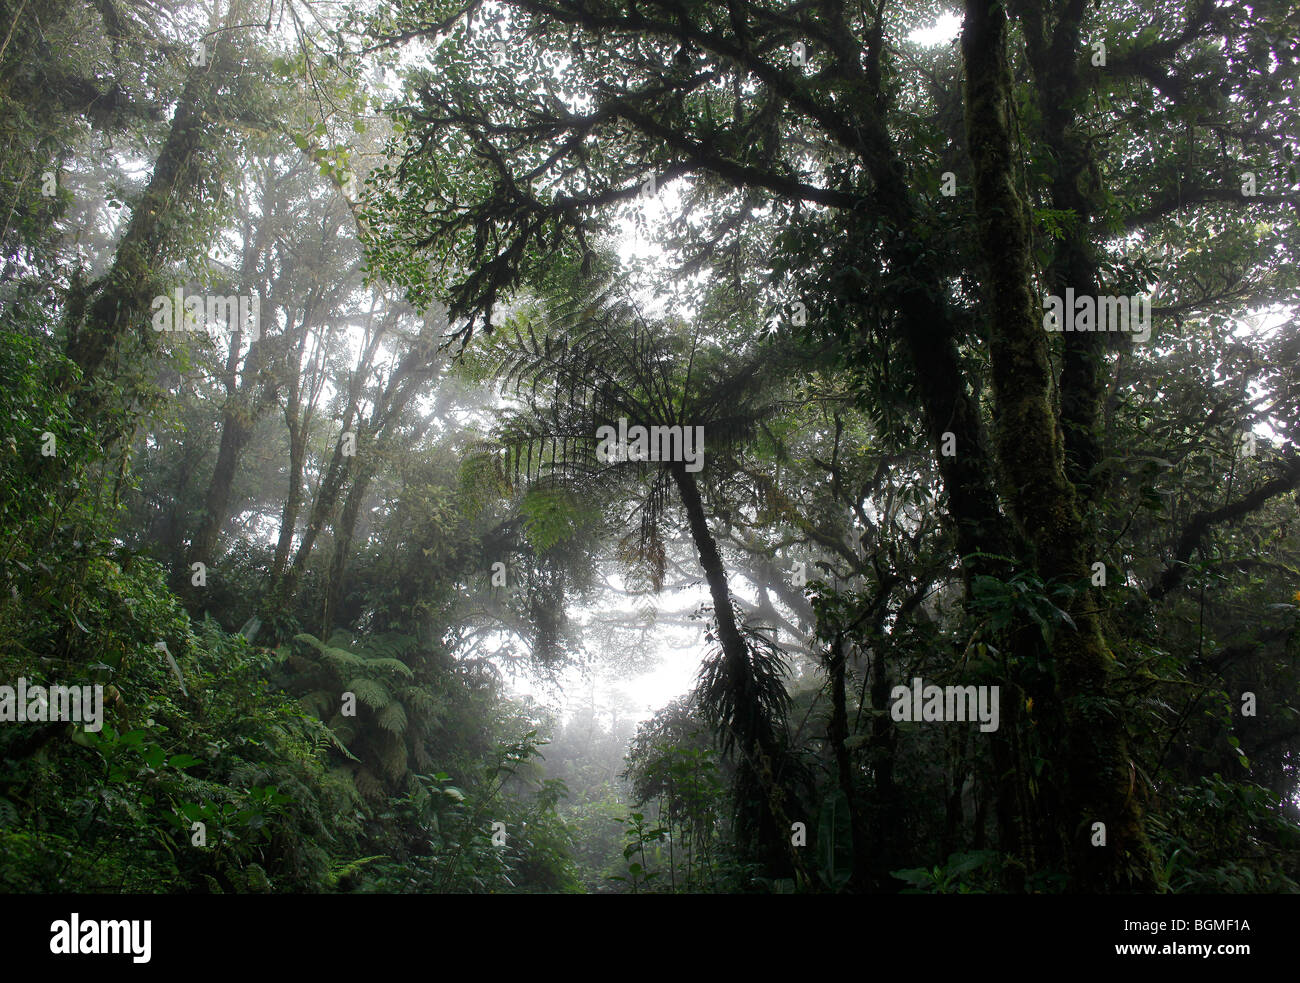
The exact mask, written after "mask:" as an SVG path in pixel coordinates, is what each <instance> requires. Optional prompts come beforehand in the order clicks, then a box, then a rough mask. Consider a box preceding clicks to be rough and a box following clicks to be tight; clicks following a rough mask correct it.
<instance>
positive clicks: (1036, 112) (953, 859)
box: [0, 0, 1300, 893]
mask: <svg viewBox="0 0 1300 983" xmlns="http://www.w3.org/2000/svg"><path fill="white" fill-rule="evenodd" d="M945 14H958V15H960V16H961V17H962V18H963V23H964V27H963V28H962V31H961V34H960V39H959V40H957V39H955V38H954V39H952V41H951V43H949V42H948V41H947V40H944V41H939V42H936V43H931V41H929V40H927V39H926V38H924V37H922V36H920V35H917V34H916V33H915V32H916V31H918V30H919V29H923V28H926V27H928V26H930V25H932V24H934V23H935V21H936V19H937V18H939V17H940V16H941V15H945ZM1297 36H1300V13H1298V12H1297V10H1296V8H1295V7H1294V6H1293V5H1291V4H1287V3H1285V2H1280V0H1279V2H1252V3H1249V4H1244V3H1211V2H1203V0H1144V2H1136V0H1114V2H1111V0H1106V2H1102V3H1096V4H1085V3H1082V2H1079V0H1041V2H1040V0H1010V2H1007V3H999V2H994V0H965V2H964V3H962V4H949V3H944V2H936V0H915V2H908V3H894V2H889V0H876V2H869V3H860V4H857V5H851V4H844V3H840V2H826V3H818V4H808V3H803V2H792V0H729V2H727V3H719V2H714V0H689V2H684V3H683V2H678V0H637V2H632V0H498V2H493V3H478V2H472V3H460V2H458V0H368V2H364V3H357V4H354V5H349V6H339V7H337V8H335V9H332V10H330V11H329V12H328V13H327V14H324V13H321V12H320V8H319V5H315V6H313V5H308V4H302V3H300V2H298V0H205V2H195V0H162V2H152V0H150V2H142V0H98V2H94V3H90V2H80V0H75V2H74V0H45V2H43V3H40V4H29V3H24V2H23V0H0V215H3V217H4V220H3V225H2V226H0V260H2V264H3V265H2V266H0V311H3V321H2V323H0V428H2V429H3V434H0V759H2V760H3V765H2V766H0V890H2V891H4V892H14V893H17V892H73V891H79V892H212V893H244V892H267V893H269V892H362V893H364V892H439V893H464V892H520V893H524V892H572V893H578V892H586V893H670V892H737V893H740V892H777V893H790V892H810V893H811V892H815V893H823V892H824V893H847V892H855V893H857V892H898V891H911V892H937V893H971V892H1000V891H1012V892H1059V891H1073V892H1084V891H1090V892H1125V891H1135V892H1189V893H1206V892H1210V893H1247V892H1259V893H1265V892H1269V893H1273V892H1277V893H1283V892H1286V893H1290V892H1296V891H1298V890H1300V767H1298V765H1297V762H1298V761H1300V703H1298V702H1297V700H1298V695H1297V694H1298V693H1300V523H1297V521H1296V518H1297V516H1296V506H1297V504H1300V447H1298V446H1297V441H1300V430H1298V429H1297V427H1298V426H1300V374H1298V373H1300V327H1298V326H1297V321H1296V310H1297V307H1300V265H1298V264H1297V261H1296V257H1297V252H1298V251H1300V241H1298V240H1297V235H1298V230H1300V221H1297V217H1298V216H1300V191H1298V190H1297V189H1300V175H1298V174H1297V170H1296V169H1297V160H1296V154H1297V152H1300V151H1298V150H1297V147H1298V146H1300V110H1298V107H1297V105H1296V102H1295V94H1294V93H1295V83H1296V80H1297V77H1298V76H1300V55H1298V54H1297V51H1296V48H1295V45H1294V38H1296V37H1297ZM1067 293H1068V296H1071V297H1073V296H1075V295H1076V294H1077V295H1078V296H1081V297H1082V296H1088V297H1110V296H1114V297H1119V298H1128V297H1130V296H1133V297H1137V296H1141V297H1145V298H1149V305H1150V306H1149V308H1148V310H1149V314H1150V323H1149V324H1148V325H1147V327H1148V329H1149V332H1148V336H1146V337H1140V336H1138V334H1137V333H1136V332H1133V333H1132V337H1129V336H1127V335H1125V334H1123V333H1116V332H1111V333H1106V332H1103V331H1100V330H1098V331H1092V330H1088V331H1082V330H1080V331H1053V330H1052V329H1051V327H1050V325H1048V324H1046V323H1045V321H1044V310H1045V305H1046V303H1047V302H1046V300H1045V298H1047V297H1050V296H1066V295H1067ZM187 301H192V302H193V303H192V304H190V303H187ZM227 302H230V303H227ZM1134 310H1135V311H1140V310H1141V306H1140V305H1136V306H1135V308H1134ZM1134 316H1135V317H1136V316H1137V315H1136V314H1135V315H1134ZM1045 327H1046V328H1047V329H1046V330H1045ZM620 428H621V429H620ZM637 428H645V432H646V433H647V434H651V436H649V437H648V438H647V440H648V443H647V444H646V445H645V446H644V447H642V449H641V451H640V452H639V453H638V452H637V451H636V450H635V449H632V450H629V448H628V447H627V446H624V447H622V448H621V449H619V450H618V452H617V453H614V452H612V451H611V448H612V444H611V443H610V440H611V438H607V437H604V436H602V434H606V433H617V434H620V435H621V436H623V437H625V438H626V437H628V435H632V436H631V440H632V441H633V443H635V441H636V440H637V439H638V438H636V437H635V434H634V431H635V430H636V429H637ZM670 432H671V433H670ZM660 433H662V434H663V436H662V442H660V443H656V441H660V439H661V438H660V437H658V436H654V434H660ZM695 434H698V435H699V436H698V438H697V439H696V440H695V442H694V443H692V442H691V440H692V436H693V435H695ZM674 441H675V442H674ZM683 598H684V599H685V600H684V601H682V599H683ZM678 602H679V603H678ZM673 603H677V606H676V607H673V606H672V604H673ZM683 658H685V659H689V660H690V661H691V664H692V665H693V666H694V671H695V679H696V682H695V685H694V687H693V688H692V689H691V690H690V691H689V692H685V693H680V694H678V698H676V699H672V700H669V701H665V703H664V705H662V706H659V707H653V708H650V709H649V710H648V711H647V712H644V713H642V712H641V711H643V710H646V707H645V706H644V701H642V700H636V699H633V700H631V701H630V702H629V699H628V697H627V695H626V693H622V694H620V692H619V690H618V689H617V685H616V684H617V683H618V682H619V681H620V680H626V679H637V678H641V679H643V678H646V676H645V674H646V672H647V671H648V670H650V669H653V668H654V667H655V666H656V665H657V664H659V663H661V662H663V661H665V660H667V661H669V662H671V661H673V660H678V661H680V660H681V659H683ZM20 680H21V684H22V686H23V687H25V688H26V690H25V691H30V690H31V688H32V687H53V686H71V687H97V688H98V689H97V692H98V693H100V694H102V708H101V709H102V717H101V718H100V719H97V720H96V721H95V726H88V725H87V721H85V720H68V719H62V720H60V719H54V718H53V715H52V712H51V711H52V706H47V705H45V704H41V705H40V706H39V707H37V706H36V704H35V703H33V704H32V707H33V709H29V707H28V706H27V704H26V703H24V705H23V706H22V707H21V710H18V709H16V707H17V700H16V699H15V698H13V697H7V696H6V695H5V691H4V687H15V688H16V687H18V686H19V681H20ZM914 681H918V682H917V685H918V687H919V686H920V685H921V683H920V682H919V681H924V683H925V684H931V685H937V686H939V687H950V688H959V689H961V690H962V691H965V690H967V689H969V692H970V693H971V694H974V693H975V692H976V691H979V692H980V694H981V697H980V698H981V699H984V697H985V696H987V695H988V694H990V693H993V694H995V695H994V696H993V699H994V700H995V701H996V702H995V703H994V714H995V716H994V717H993V718H992V719H987V718H984V717H981V718H980V720H978V721H976V720H974V719H973V718H967V717H962V718H960V720H959V721H952V720H947V721H943V722H940V721H939V720H937V719H935V718H933V717H931V716H930V715H929V711H928V710H927V711H926V714H925V715H923V716H922V715H918V716H917V717H915V718H914V717H913V715H912V711H911V709H910V708H911V707H912V705H913V704H912V699H911V696H910V693H911V687H912V686H913V682H914ZM597 684H599V686H600V687H601V690H600V692H599V693H598V691H597ZM588 686H590V691H589V692H588V693H587V696H586V698H585V699H582V698H580V697H579V696H578V694H579V693H580V692H584V691H587V687H588ZM900 689H902V690H903V691H905V692H907V693H908V694H909V695H908V697H907V698H906V699H904V700H900V698H899V697H898V696H897V695H896V694H897V693H898V691H899V690H900ZM558 690H563V691H564V697H565V699H564V700H563V701H562V702H560V703H557V702H556V701H554V700H548V699H547V698H546V696H545V694H553V693H554V692H556V691H558ZM51 692H52V691H51ZM51 699H52V697H51ZM927 699H928V698H927ZM972 699H974V697H973V696H972ZM6 700H8V701H9V702H8V703H7V704H6ZM950 702H951V699H950ZM901 703H905V704H906V705H907V713H905V714H904V713H900V704H901ZM980 705H981V707H983V704H980ZM915 706H916V707H917V708H918V710H919V708H920V706H921V697H920V696H919V695H918V696H917V697H916V703H915ZM974 706H975V704H974V703H972V704H971V707H972V713H973V712H974V711H973V708H974ZM982 712H983V711H982V710H981V713H982ZM47 718H48V719H47ZM982 724H991V726H982Z"/></svg>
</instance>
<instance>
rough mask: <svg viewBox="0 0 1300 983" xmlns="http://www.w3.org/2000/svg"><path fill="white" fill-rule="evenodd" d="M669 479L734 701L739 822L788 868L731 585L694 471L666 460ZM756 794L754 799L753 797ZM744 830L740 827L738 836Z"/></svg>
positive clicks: (769, 752) (767, 747)
mask: <svg viewBox="0 0 1300 983" xmlns="http://www.w3.org/2000/svg"><path fill="white" fill-rule="evenodd" d="M669 467H670V468H671V472H672V476H673V480H674V481H675V482H676V484H677V490H678V493H679V494H680V496H681V502H682V507H683V508H684V509H685V511H686V518H687V522H688V524H689V526H690V531H691V538H692V540H693V541H694V543H695V549H696V552H697V553H698V554H699V558H700V566H701V567H702V568H703V570H704V579H705V580H706V581H707V582H708V585H709V594H710V596H711V597H712V598H713V613H714V617H715V619H716V622H717V626H718V641H719V642H720V644H721V646H722V658H723V666H724V669H725V672H726V678H727V682H728V685H729V687H730V688H731V691H732V696H733V699H734V702H735V713H734V719H733V720H732V721H730V724H729V726H730V727H731V728H732V729H733V731H734V737H735V743H736V747H737V749H738V750H739V754H738V755H737V762H736V776H737V798H738V800H740V804H741V809H742V812H741V815H740V818H741V820H742V824H743V825H745V826H748V827H751V828H750V830H749V832H750V833H751V835H752V836H753V840H754V844H755V846H756V847H757V851H758V854H759V856H760V857H761V858H762V859H763V860H764V861H765V862H766V863H767V864H769V865H770V866H771V867H772V868H773V869H776V870H779V871H782V872H785V871H787V870H788V867H789V862H790V856H789V854H788V851H787V850H786V841H785V835H784V834H783V832H782V825H781V822H780V819H779V818H778V816H777V810H779V809H781V801H782V796H783V790H782V789H781V788H780V787H779V786H778V785H777V784H776V783H775V781H774V779H773V774H772V769H773V766H774V765H776V764H778V763H779V755H778V748H777V741H776V735H775V734H774V733H773V731H772V727H771V721H769V720H767V719H766V716H765V715H764V713H763V712H762V708H761V707H760V706H759V705H758V701H757V699H756V693H755V686H754V678H753V675H752V669H751V666H750V662H749V646H748V645H747V644H746V642H745V639H744V637H743V636H742V635H741V633H740V628H739V626H738V625H737V624H736V613H735V609H734V608H733V607H732V603H731V590H730V588H729V587H728V586H727V574H726V570H725V568H724V567H723V565H722V554H721V553H720V552H719V551H718V544H717V541H716V540H715V539H714V537H713V533H712V532H711V531H710V529H709V524H708V519H707V517H706V515H705V512H704V501H703V499H702V498H701V497H700V490H699V486H698V485H697V484H696V481H695V476H694V475H693V474H692V473H691V472H689V471H687V470H686V467H685V465H683V464H680V463H678V464H672V465H669ZM753 800H756V801H753ZM743 835H744V831H742V836H743Z"/></svg>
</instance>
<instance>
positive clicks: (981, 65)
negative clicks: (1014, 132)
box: [962, 0, 1154, 891]
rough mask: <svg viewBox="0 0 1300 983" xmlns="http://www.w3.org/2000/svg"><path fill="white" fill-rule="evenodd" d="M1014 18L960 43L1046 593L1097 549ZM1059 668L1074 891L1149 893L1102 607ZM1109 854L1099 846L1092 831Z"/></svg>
mask: <svg viewBox="0 0 1300 983" xmlns="http://www.w3.org/2000/svg"><path fill="white" fill-rule="evenodd" d="M1005 32H1006V15H1005V12H1004V10H1003V7H1002V6H1001V4H999V3H995V2H994V0H967V3H966V22H965V28H964V30H963V36H962V48H963V52H964V55H965V63H966V79H967V100H966V105H967V131H968V135H969V141H968V142H969V146H970V152H971V158H972V163H973V166H974V175H975V210H976V216H977V222H978V239H979V245H980V248H981V251H982V252H983V255H984V257H985V259H986V266H987V270H988V274H987V289H986V296H987V304H988V315H989V328H990V348H991V356H992V367H993V394H994V403H995V408H994V419H995V424H996V427H995V439H996V443H997V448H998V460H999V464H1000V465H1001V470H1002V473H1003V476H1004V478H1005V480H1006V484H1007V500H1008V502H1009V504H1010V507H1011V513H1012V515H1013V517H1014V518H1015V520H1016V522H1017V524H1018V526H1019V528H1020V529H1021V530H1022V531H1023V534H1024V536H1025V538H1026V539H1027V540H1028V541H1029V542H1030V543H1031V544H1032V545H1033V546H1034V548H1035V550H1036V553H1037V555H1036V567H1037V570H1038V573H1039V574H1040V576H1041V577H1042V579H1043V580H1044V581H1045V582H1053V581H1055V582H1064V583H1067V584H1071V585H1074V584H1080V583H1086V582H1087V580H1088V576H1087V573H1088V561H1087V543H1086V540H1085V536H1084V529H1083V523H1082V520H1081V519H1080V516H1079V511H1078V508H1077V504H1076V498H1075V490H1074V487H1073V486H1072V485H1071V484H1070V483H1069V481H1068V480H1067V478H1066V475H1065V460H1064V457H1065V455H1064V447H1063V442H1062V439H1061V434H1060V430H1059V428H1058V426H1057V421H1056V417H1055V415H1054V413H1053V411H1052V405H1051V385H1052V377H1051V370H1050V366H1049V363H1048V358H1047V340H1046V335H1045V333H1044V331H1043V329H1042V326H1041V318H1040V317H1039V315H1038V314H1037V313H1036V304H1035V300H1034V295H1033V290H1032V282H1033V279H1032V273H1033V266H1032V260H1031V256H1030V252H1029V237H1028V223H1027V219H1026V215H1025V209H1024V206H1023V203H1022V202H1021V200H1020V197H1019V195H1018V194H1017V193H1016V189H1015V183H1014V169H1013V164H1012V161H1013V157H1012V147H1011V137H1010V127H1009V116H1008V114H1009V105H1010V88H1011V79H1010V73H1009V71H1008V69H1007V64H1006V38H1005ZM1067 609H1068V610H1069V612H1070V614H1071V616H1072V617H1073V619H1074V622H1075V625H1076V629H1075V630H1067V628H1066V626H1061V627H1060V629H1059V630H1058V632H1057V634H1056V636H1055V642H1054V645H1053V646H1052V648H1053V651H1052V653H1051V658H1052V661H1053V666H1054V670H1055V674H1056V705H1055V706H1053V707H1051V708H1050V710H1049V708H1047V707H1043V708H1041V710H1042V712H1043V713H1045V714H1046V713H1049V712H1050V713H1051V715H1053V716H1059V717H1060V718H1061V721H1062V724H1063V728H1062V731H1063V737H1064V742H1065V746H1064V748H1063V749H1062V759H1063V763H1064V769H1063V772H1064V774H1063V776H1062V777H1063V779H1064V782H1063V784H1062V787H1061V792H1062V795H1061V798H1062V803H1063V808H1062V810H1061V814H1060V815H1059V816H1058V817H1057V823H1058V828H1059V832H1060V834H1061V836H1062V839H1063V842H1064V844H1065V851H1066V855H1067V857H1068V858H1069V865H1070V872H1071V879H1072V886H1073V887H1074V888H1075V889H1076V890H1084V891H1105V890H1149V889H1151V888H1152V887H1153V886H1154V873H1153V863H1152V854H1151V850H1150V846H1149V845H1148V843H1147V840H1146V836H1145V833H1144V831H1143V829H1142V823H1141V813H1140V811H1139V807H1138V804H1137V801H1136V799H1135V798H1134V797H1133V795H1132V787H1131V781H1130V775H1131V773H1130V767H1131V765H1130V764H1129V760H1128V754H1127V750H1126V747H1125V737H1124V725H1123V719H1122V716H1121V715H1120V713H1119V712H1118V707H1117V706H1116V705H1115V700H1114V697H1113V695H1112V694H1111V693H1110V687H1109V679H1108V676H1109V672H1110V664H1111V662H1112V658H1111V655H1110V652H1109V651H1108V649H1107V647H1106V644H1105V640H1104V639H1103V637H1102V633H1101V625H1100V622H1099V619H1098V618H1097V615H1096V612H1095V605H1094V602H1093V600H1092V599H1091V598H1090V597H1089V596H1088V592H1087V591H1086V590H1080V592H1079V593H1078V594H1077V595H1076V597H1075V600H1074V601H1072V602H1070V603H1069V604H1068V608H1067ZM1098 822H1100V823H1104V824H1105V829H1106V845H1105V846H1092V845H1091V844H1092V840H1093V836H1094V833H1093V830H1094V823H1098Z"/></svg>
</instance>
